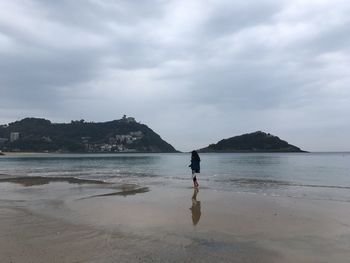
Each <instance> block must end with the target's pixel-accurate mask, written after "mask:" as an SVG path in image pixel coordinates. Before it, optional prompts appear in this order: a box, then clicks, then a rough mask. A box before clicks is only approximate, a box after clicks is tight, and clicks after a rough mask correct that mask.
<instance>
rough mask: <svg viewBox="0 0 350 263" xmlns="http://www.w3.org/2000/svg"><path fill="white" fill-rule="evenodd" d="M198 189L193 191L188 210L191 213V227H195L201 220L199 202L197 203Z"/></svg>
mask: <svg viewBox="0 0 350 263" xmlns="http://www.w3.org/2000/svg"><path fill="white" fill-rule="evenodd" d="M198 191H199V190H198V189H194V192H193V196H192V207H191V208H190V210H191V212H192V223H193V225H194V226H195V225H197V224H198V222H199V219H200V218H201V201H197V194H198Z"/></svg>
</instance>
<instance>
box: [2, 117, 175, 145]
mask: <svg viewBox="0 0 350 263" xmlns="http://www.w3.org/2000/svg"><path fill="white" fill-rule="evenodd" d="M0 150H2V151H34V152H42V151H47V152H176V150H175V148H174V147H173V146H171V145H170V144H169V143H167V142H165V141H164V140H162V138H161V137H160V136H159V135H158V134H157V133H155V132H154V131H153V130H152V129H150V128H149V127H147V126H146V125H144V124H141V123H138V122H136V121H135V119H134V118H131V117H129V118H127V117H126V116H124V117H123V118H122V119H120V120H113V121H107V122H97V123H95V122H85V121H84V120H80V121H71V123H51V121H49V120H46V119H40V118H25V119H23V120H20V121H16V122H12V123H9V124H8V125H1V126H0Z"/></svg>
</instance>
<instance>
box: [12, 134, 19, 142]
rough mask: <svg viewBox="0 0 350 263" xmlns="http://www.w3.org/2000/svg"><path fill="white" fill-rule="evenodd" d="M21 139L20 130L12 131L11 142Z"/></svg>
mask: <svg viewBox="0 0 350 263" xmlns="http://www.w3.org/2000/svg"><path fill="white" fill-rule="evenodd" d="M18 139H19V132H11V133H10V142H14V141H17V140H18Z"/></svg>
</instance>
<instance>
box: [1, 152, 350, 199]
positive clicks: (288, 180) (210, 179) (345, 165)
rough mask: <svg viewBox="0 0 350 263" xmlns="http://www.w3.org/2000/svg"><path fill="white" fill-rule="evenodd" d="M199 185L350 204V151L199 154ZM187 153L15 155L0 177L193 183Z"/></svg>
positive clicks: (3, 158) (4, 160)
mask: <svg viewBox="0 0 350 263" xmlns="http://www.w3.org/2000/svg"><path fill="white" fill-rule="evenodd" d="M200 157H201V173H200V174H199V175H198V180H199V183H200V187H201V188H203V189H205V188H209V189H211V190H214V191H233V192H245V193H250V194H254V195H268V196H281V197H290V198H296V199H314V200H328V201H335V202H350V153H206V154H200ZM189 164H190V154H186V153H176V154H14V155H8V156H1V157H0V179H3V178H15V177H33V176H42V177H69V178H71V177H74V178H79V179H87V180H99V181H104V182H113V183H120V184H126V183H127V184H137V185H140V186H147V187H149V188H150V189H151V190H152V186H157V187H164V188H167V187H171V188H174V187H175V188H176V187H179V188H184V187H191V186H192V181H191V171H190V168H189V167H188V165H189Z"/></svg>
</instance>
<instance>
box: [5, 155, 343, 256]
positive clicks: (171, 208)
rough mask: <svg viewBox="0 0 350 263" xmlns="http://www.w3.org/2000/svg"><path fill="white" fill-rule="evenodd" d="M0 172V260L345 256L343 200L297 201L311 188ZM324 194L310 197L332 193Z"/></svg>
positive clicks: (313, 199)
mask: <svg viewBox="0 0 350 263" xmlns="http://www.w3.org/2000/svg"><path fill="white" fill-rule="evenodd" d="M117 158H120V157H117ZM132 158H134V157H132ZM169 158H175V157H169ZM176 158H178V157H176ZM181 158H182V157H181ZM203 159H204V160H205V157H204V158H203ZM54 160H55V162H58V161H57V159H54ZM143 160H144V159H143ZM147 160H148V159H147ZM17 161H18V160H17ZM21 161H22V162H26V160H25V161H23V160H21ZM39 161H40V162H43V160H41V159H40V160H39ZM51 161H52V160H50V162H51ZM124 161H125V160H124ZM124 161H123V162H124ZM129 161H130V160H129V159H128V162H129ZM148 161H149V160H148ZM61 162H62V160H61ZM65 162H71V159H69V160H68V159H67V160H65ZM89 162H91V160H89ZM105 162H106V161H104V163H105ZM114 162H116V160H114ZM133 162H135V160H134V161H133ZM54 165H56V164H54ZM60 165H62V163H61V164H60ZM79 165H81V161H79ZM142 165H144V163H143V164H142ZM30 167H32V164H30ZM16 169H18V167H17V168H16ZM26 169H27V168H26ZM31 169H32V168H31ZM41 169H42V167H41ZM50 169H52V170H50V171H51V172H52V171H53V170H55V169H53V168H50ZM61 169H62V170H64V168H61ZM69 169H71V167H70V168H69ZM79 169H80V170H82V169H83V168H81V167H80V166H79ZM27 171H29V170H27ZM5 172H8V171H2V175H1V179H0V233H1V234H0V262H348V259H349V256H350V249H349V245H348V244H349V241H350V224H349V222H350V202H348V201H346V200H342V198H343V199H344V194H343V193H342V198H338V199H335V198H328V199H325V198H305V197H303V195H305V193H308V192H311V196H315V193H314V192H315V190H314V188H315V187H311V188H312V189H311V190H307V191H306V192H305V190H304V189H309V188H310V187H305V186H298V187H295V186H292V187H289V188H293V189H294V188H297V189H298V190H295V189H294V190H293V193H294V194H293V195H290V193H291V190H288V189H287V188H283V187H285V186H283V187H282V189H280V188H278V189H277V190H280V191H282V192H286V193H288V194H286V195H282V194H276V195H274V194H270V192H269V191H270V190H271V189H274V187H275V188H276V182H273V184H272V183H271V181H267V183H266V182H265V185H264V187H265V188H266V187H267V186H266V185H268V188H269V189H270V190H269V191H267V190H264V191H261V189H260V190H259V191H256V190H254V191H246V190H245V189H246V185H244V187H243V188H242V186H240V187H241V188H240V189H241V191H238V190H235V191H225V190H220V189H218V188H217V187H213V185H214V184H213V183H211V181H210V180H204V179H205V178H206V177H205V174H203V176H202V180H201V177H200V176H199V182H200V188H199V190H198V191H196V190H195V189H193V188H192V186H191V179H190V177H188V178H187V179H186V180H175V179H174V178H172V179H171V180H165V179H164V177H155V176H154V177H151V176H147V179H144V176H143V177H140V178H142V179H139V177H137V178H136V179H135V177H133V175H131V174H128V175H127V176H125V177H123V179H122V180H116V179H115V177H113V178H114V179H109V180H98V179H96V178H97V177H101V178H102V176H101V175H99V176H95V177H94V178H90V179H87V178H88V177H87V176H85V177H84V176H80V177H84V178H80V177H79V176H75V177H71V176H68V175H67V174H65V175H64V176H62V175H61V176H57V175H55V176H52V174H51V175H50V176H42V175H38V170H35V173H34V172H33V171H32V172H31V174H29V175H26V176H23V175H22V176H19V175H18V174H17V175H16V176H12V177H11V178H9V177H8V175H7V174H6V175H4V173H5ZM94 173H95V172H94ZM34 174H35V176H34ZM45 174H50V173H48V168H47V167H46V168H45ZM249 183H251V182H249ZM254 183H255V182H254ZM240 184H242V182H241V181H240ZM259 184H261V182H259ZM284 184H285V182H284ZM254 187H256V185H254ZM265 188H263V189H265ZM324 188H325V187H323V188H317V189H318V191H320V193H321V192H322V195H318V196H325V195H329V194H330V193H333V191H335V190H334V189H333V188H326V190H327V191H325V190H324ZM243 190H244V191H243ZM277 190H276V191H275V190H274V193H280V192H278V191H277ZM337 191H338V190H337ZM339 191H348V190H347V189H340V190H339ZM295 193H300V194H295ZM301 193H302V194H301ZM334 196H336V195H334ZM334 196H333V197H334Z"/></svg>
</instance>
